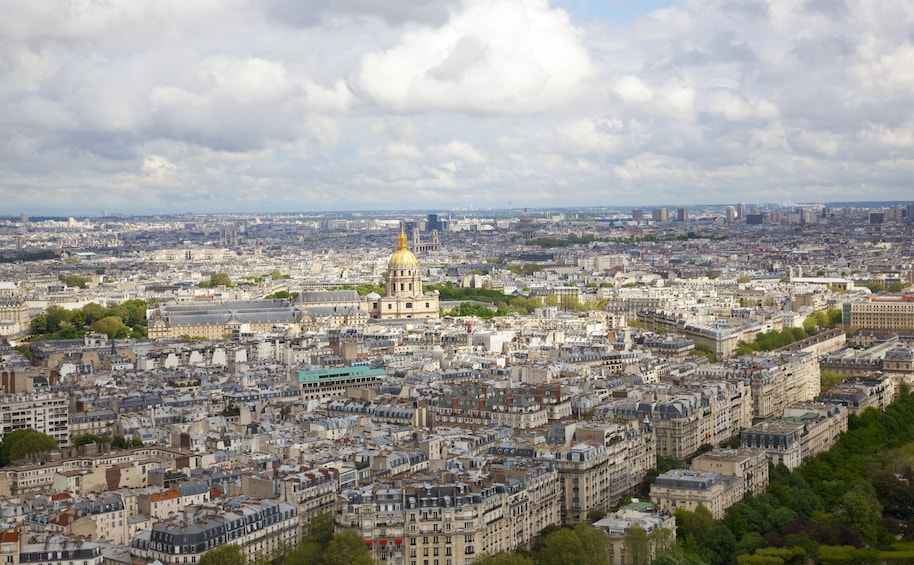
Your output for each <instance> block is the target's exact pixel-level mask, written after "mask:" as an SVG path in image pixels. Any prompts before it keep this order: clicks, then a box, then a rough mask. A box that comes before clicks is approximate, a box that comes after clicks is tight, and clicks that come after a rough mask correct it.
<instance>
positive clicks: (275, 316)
mask: <svg viewBox="0 0 914 565" xmlns="http://www.w3.org/2000/svg"><path fill="white" fill-rule="evenodd" d="M146 320H147V323H148V332H149V338H150V339H156V338H160V337H181V336H191V337H202V338H206V339H222V338H225V337H227V336H231V335H232V333H233V332H235V331H237V329H238V328H239V327H241V326H244V327H245V328H246V329H247V331H249V332H254V333H257V332H269V331H271V330H272V329H273V328H274V327H275V326H285V327H289V328H292V329H293V330H294V331H295V332H298V331H299V330H300V312H299V311H298V310H296V309H295V308H294V307H293V305H292V303H291V302H289V301H288V300H284V299H277V300H226V301H220V302H216V301H212V300H195V301H186V302H159V303H156V304H153V305H152V306H150V307H149V308H148V309H147V310H146Z"/></svg>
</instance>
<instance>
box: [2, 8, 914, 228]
mask: <svg viewBox="0 0 914 565" xmlns="http://www.w3.org/2000/svg"><path fill="white" fill-rule="evenodd" d="M0 13H2V14H3V17H2V18H0V214H4V215H8V214H18V213H20V212H28V213H30V214H40V213H47V214H69V215H79V214H99V213H100V212H101V210H106V211H107V212H108V213H112V214H113V213H126V214H161V213H183V212H228V213H231V212H235V213H243V212H255V213H267V212H312V211H326V210H390V209H440V210H442V211H446V210H451V209H470V208H475V209H480V210H482V209H487V208H508V207H513V208H521V207H530V208H543V207H545V208H553V207H570V206H650V205H692V206H695V205H700V204H729V203H736V202H747V203H778V202H840V201H867V200H869V201H886V200H912V195H914V190H912V179H914V123H912V121H914V3H912V2H910V1H909V0H856V1H852V0H846V1H842V0H768V1H759V0H677V1H668V2H663V1H657V0H648V1H640V2H639V1H625V0H553V1H551V2H550V1H547V0H462V1H460V0H384V1H378V0H155V1H150V2H137V1H136V0H29V1H28V2H22V1H20V0H0Z"/></svg>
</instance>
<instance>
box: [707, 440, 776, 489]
mask: <svg viewBox="0 0 914 565" xmlns="http://www.w3.org/2000/svg"><path fill="white" fill-rule="evenodd" d="M691 468H692V470H693V471H713V472H715V473H718V474H720V475H724V476H729V477H737V478H739V479H741V480H742V481H743V485H744V486H745V488H746V490H745V492H746V493H748V494H754V495H759V494H762V493H763V492H765V489H766V488H768V456H767V455H766V454H765V452H764V451H762V450H760V449H717V450H714V451H709V452H708V453H703V454H701V455H699V456H698V457H696V458H695V459H692V464H691Z"/></svg>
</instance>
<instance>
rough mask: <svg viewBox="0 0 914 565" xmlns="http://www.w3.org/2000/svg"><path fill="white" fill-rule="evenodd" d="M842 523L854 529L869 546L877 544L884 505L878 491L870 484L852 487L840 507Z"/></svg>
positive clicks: (842, 498)
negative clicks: (880, 500) (880, 501)
mask: <svg viewBox="0 0 914 565" xmlns="http://www.w3.org/2000/svg"><path fill="white" fill-rule="evenodd" d="M839 508H840V511H841V513H840V514H839V516H840V519H841V521H843V522H844V523H845V524H847V525H848V526H850V527H851V528H854V529H855V530H857V531H858V532H860V535H861V536H862V537H863V539H864V541H866V542H867V543H869V544H875V543H876V541H877V539H878V536H879V520H880V519H881V518H882V504H880V503H879V498H878V496H877V495H876V489H874V488H873V485H871V484H870V483H861V484H858V485H855V486H853V487H851V489H850V490H849V491H847V492H846V493H844V496H842V497H841V504H840V506H839Z"/></svg>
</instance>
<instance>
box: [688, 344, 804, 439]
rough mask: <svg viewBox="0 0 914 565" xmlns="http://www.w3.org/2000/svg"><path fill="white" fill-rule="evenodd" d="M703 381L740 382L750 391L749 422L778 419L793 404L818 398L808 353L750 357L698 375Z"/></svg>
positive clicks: (706, 369) (705, 369)
mask: <svg viewBox="0 0 914 565" xmlns="http://www.w3.org/2000/svg"><path fill="white" fill-rule="evenodd" d="M697 375H698V376H701V377H705V378H716V379H726V380H733V381H742V382H743V383H746V384H747V385H749V388H750V389H751V391H752V420H753V421H754V422H758V421H760V420H764V419H766V418H773V417H777V416H780V415H781V414H782V413H783V411H784V408H786V407H787V405H789V404H793V403H796V402H809V401H811V400H813V399H814V398H816V396H818V395H819V391H820V387H821V383H820V381H819V363H818V359H817V357H816V356H815V355H813V354H811V353H781V354H766V355H760V354H759V355H751V356H745V357H740V358H739V359H731V360H729V361H727V362H725V363H720V364H714V365H707V366H705V367H701V368H700V369H699V370H698V371H697Z"/></svg>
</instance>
